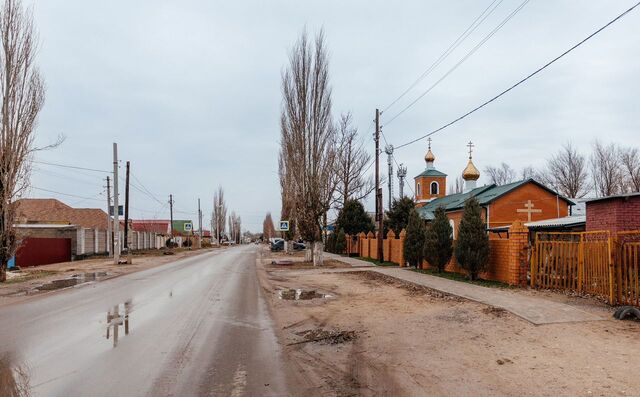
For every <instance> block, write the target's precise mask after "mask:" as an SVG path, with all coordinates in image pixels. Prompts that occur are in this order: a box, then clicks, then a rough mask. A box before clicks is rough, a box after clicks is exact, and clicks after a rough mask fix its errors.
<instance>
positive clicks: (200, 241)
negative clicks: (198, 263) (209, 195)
mask: <svg viewBox="0 0 640 397" xmlns="http://www.w3.org/2000/svg"><path fill="white" fill-rule="evenodd" d="M198 229H199V232H200V238H199V239H198V248H202V211H201V210H200V199H198Z"/></svg>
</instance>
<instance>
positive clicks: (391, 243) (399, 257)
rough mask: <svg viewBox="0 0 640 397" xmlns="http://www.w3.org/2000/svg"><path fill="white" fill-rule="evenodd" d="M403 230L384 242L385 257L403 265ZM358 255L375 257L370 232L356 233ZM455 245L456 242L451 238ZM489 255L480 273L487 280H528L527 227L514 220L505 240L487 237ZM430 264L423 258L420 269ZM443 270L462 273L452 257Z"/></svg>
mask: <svg viewBox="0 0 640 397" xmlns="http://www.w3.org/2000/svg"><path fill="white" fill-rule="evenodd" d="M405 238H406V232H405V231H404V230H403V231H402V232H401V233H400V236H399V238H396V236H395V233H393V231H390V232H389V233H388V234H387V238H386V239H384V240H383V243H384V247H385V249H384V260H385V261H389V262H394V263H397V264H399V265H400V266H401V267H403V266H405V265H406V263H405V261H404V254H403V247H404V240H405ZM358 240H359V241H358V244H359V247H360V253H359V254H360V256H362V257H366V258H373V259H377V252H376V251H375V250H373V247H375V246H377V240H376V239H375V237H374V235H373V233H369V234H368V235H365V234H364V233H361V234H360V235H359V236H358ZM454 244H455V241H454ZM489 246H490V256H489V264H488V270H487V271H486V272H484V273H481V274H480V277H481V278H483V279H486V280H496V281H501V282H503V283H507V284H510V285H520V286H524V285H526V283H527V271H528V269H529V230H528V229H527V227H526V226H524V224H523V223H522V222H521V221H516V222H514V223H513V225H511V228H510V230H509V238H508V239H506V238H505V239H491V240H489ZM370 247H371V249H372V251H369V248H370ZM429 267H431V265H430V264H429V263H428V262H427V261H424V262H423V263H422V268H423V269H424V268H429ZM445 271H448V272H456V273H465V270H464V269H462V267H460V265H459V264H458V263H457V262H456V258H455V256H452V257H451V260H450V261H449V263H448V264H447V265H446V266H445Z"/></svg>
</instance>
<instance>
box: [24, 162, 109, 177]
mask: <svg viewBox="0 0 640 397" xmlns="http://www.w3.org/2000/svg"><path fill="white" fill-rule="evenodd" d="M32 162H33V163H36V164H45V165H52V166H55V167H62V168H72V169H76V170H84V171H92V172H102V173H105V174H110V173H112V172H113V171H105V170H98V169H95V168H86V167H77V166H75V165H67V164H58V163H50V162H47V161H36V160H33V161H32Z"/></svg>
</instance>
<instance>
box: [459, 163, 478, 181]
mask: <svg viewBox="0 0 640 397" xmlns="http://www.w3.org/2000/svg"><path fill="white" fill-rule="evenodd" d="M479 178H480V171H478V169H477V168H476V166H475V165H473V161H471V159H469V163H468V164H467V167H466V168H465V169H464V171H462V179H464V180H465V181H477V180H478V179H479Z"/></svg>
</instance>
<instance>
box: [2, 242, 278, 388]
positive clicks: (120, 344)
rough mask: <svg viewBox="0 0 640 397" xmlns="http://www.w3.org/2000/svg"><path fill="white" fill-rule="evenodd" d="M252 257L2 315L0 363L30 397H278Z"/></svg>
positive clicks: (148, 274) (220, 259)
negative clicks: (272, 396) (31, 396)
mask: <svg viewBox="0 0 640 397" xmlns="http://www.w3.org/2000/svg"><path fill="white" fill-rule="evenodd" d="M256 254H257V249H256V248H255V247H252V246H242V247H235V248H230V249H227V250H224V251H217V252H212V253H207V254H203V255H199V256H195V257H190V258H186V259H182V260H179V261H176V262H173V263H170V264H168V265H164V266H161V267H157V268H153V269H149V270H145V271H142V272H138V273H133V274H129V275H127V276H123V277H118V278H114V279H111V280H106V281H102V282H96V283H92V284H88V285H84V286H76V287H73V288H69V289H66V290H64V291H58V292H55V293H52V294H49V295H45V296H40V297H37V298H35V299H33V300H30V301H26V302H23V303H19V304H14V305H10V306H6V307H2V308H0V338H1V339H0V343H1V344H0V352H3V353H2V357H3V358H2V360H0V363H4V364H5V365H6V363H7V362H9V363H10V365H11V366H12V367H13V369H14V371H13V374H14V377H15V379H17V383H18V384H26V385H27V387H28V389H29V391H30V393H31V394H32V395H35V396H210V395H214V396H216V395H221V396H222V395H223V396H242V395H251V396H257V395H260V396H262V395H286V394H288V393H287V390H286V381H285V376H284V369H283V368H284V367H283V361H282V358H281V353H280V348H279V345H278V344H277V341H276V337H275V333H274V331H273V325H272V322H271V320H270V318H269V314H268V311H267V308H266V304H265V302H264V299H263V297H262V296H261V294H262V291H261V290H260V287H259V283H258V279H257V275H256V271H255V259H256ZM127 323H128V326H127ZM125 328H128V333H127V332H126V330H125ZM116 333H117V343H114V337H115V336H116ZM107 336H108V338H107ZM0 365H1V364H0ZM1 373H4V374H6V373H7V372H6V371H2V370H0V378H2V377H3V375H2V374H1ZM0 382H3V381H2V380H1V379H0ZM0 387H1V386H0ZM4 387H6V385H5V386H4ZM5 391H6V390H5Z"/></svg>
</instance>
